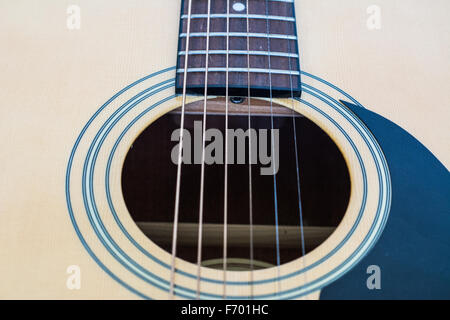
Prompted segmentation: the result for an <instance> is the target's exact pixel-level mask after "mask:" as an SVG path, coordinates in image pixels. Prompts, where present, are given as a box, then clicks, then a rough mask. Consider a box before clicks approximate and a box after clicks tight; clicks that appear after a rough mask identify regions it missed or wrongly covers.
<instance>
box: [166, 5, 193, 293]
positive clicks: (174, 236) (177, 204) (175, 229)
mask: <svg viewBox="0 0 450 320" xmlns="http://www.w3.org/2000/svg"><path fill="white" fill-rule="evenodd" d="M191 10H192V0H189V3H188V18H187V28H186V48H185V51H186V55H185V57H184V76H183V97H182V104H181V123H180V139H179V148H178V162H177V183H176V191H175V209H174V218H173V220H174V221H173V230H172V257H171V268H170V290H169V298H170V299H174V289H175V257H176V252H177V236H178V220H179V207H180V186H181V167H182V163H181V162H182V161H181V160H182V152H183V141H184V112H185V106H186V87H187V75H188V72H187V69H188V57H189V40H190V32H191Z"/></svg>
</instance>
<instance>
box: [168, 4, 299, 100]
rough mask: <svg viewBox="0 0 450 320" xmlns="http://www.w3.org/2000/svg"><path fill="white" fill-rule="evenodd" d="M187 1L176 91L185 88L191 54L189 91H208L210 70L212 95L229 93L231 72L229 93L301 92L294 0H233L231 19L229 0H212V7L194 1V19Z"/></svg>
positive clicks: (180, 35)
mask: <svg viewBox="0 0 450 320" xmlns="http://www.w3.org/2000/svg"><path fill="white" fill-rule="evenodd" d="M188 5H189V0H183V1H182V9H181V17H180V18H181V22H180V34H179V45H178V60H177V77H176V91H177V93H182V92H183V86H184V74H185V59H186V54H187V55H188V58H187V65H188V68H187V70H186V74H187V78H186V79H187V81H186V92H187V93H191V94H204V91H205V87H206V86H205V72H208V79H207V80H208V81H207V83H208V85H207V89H208V90H207V91H208V94H209V95H225V92H226V88H227V86H226V83H227V81H226V80H227V77H226V76H227V74H228V94H229V95H230V96H247V95H248V93H249V89H250V94H251V96H253V97H269V96H272V97H291V96H294V97H298V96H300V94H301V82H300V63H299V52H298V41H297V40H298V39H297V30H296V21H295V13H294V1H293V0H248V1H247V0H237V1H236V0H234V1H230V9H229V19H227V1H226V0H211V10H210V11H209V12H208V0H192V8H191V15H190V19H189V16H188V12H189V10H188V9H189V8H188ZM247 6H248V8H247ZM208 16H209V18H210V28H209V33H208V32H207V21H208ZM189 20H190V30H189V32H188V21H189ZM227 20H228V21H229V26H227ZM188 37H189V41H187V38H188ZM207 38H209V47H208V48H207V42H208V41H207ZM227 39H228V40H229V42H228V46H227ZM187 42H189V44H188V46H189V47H188V50H186V46H187ZM227 57H228V68H227ZM206 59H208V66H207V63H206V61H207V60H206ZM206 66H207V68H206Z"/></svg>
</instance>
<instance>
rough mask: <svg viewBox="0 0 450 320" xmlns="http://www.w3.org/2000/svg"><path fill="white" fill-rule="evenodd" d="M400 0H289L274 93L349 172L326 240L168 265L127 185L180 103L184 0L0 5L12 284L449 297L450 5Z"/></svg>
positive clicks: (8, 275) (79, 295) (4, 292)
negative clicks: (261, 265) (261, 259)
mask: <svg viewBox="0 0 450 320" xmlns="http://www.w3.org/2000/svg"><path fill="white" fill-rule="evenodd" d="M194 1H195V0H194ZM400 4H401V5H400ZM400 4H399V3H396V4H393V3H392V1H388V0H380V1H378V6H379V9H381V29H377V28H374V29H370V28H369V27H368V26H367V24H368V23H369V22H370V21H372V20H370V19H372V18H373V17H372V15H373V14H374V11H373V10H374V8H373V6H371V5H372V3H370V1H360V0H358V1H357V0H346V1H344V2H342V1H334V0H321V1H317V0H305V1H301V0H296V1H295V9H296V11H295V16H296V19H297V20H296V24H297V32H298V35H299V37H298V38H299V56H300V62H301V71H302V72H301V77H302V96H301V97H295V98H289V97H283V98H282V97H276V98H273V103H276V104H277V105H280V106H283V107H286V108H288V109H293V110H295V111H296V112H298V113H300V114H302V115H303V116H304V117H306V118H307V119H309V120H310V121H311V122H312V123H314V125H316V126H317V128H320V129H321V130H322V131H323V132H325V133H326V134H327V136H329V137H330V139H331V140H332V141H333V142H334V143H335V144H336V146H337V149H338V150H340V152H341V153H342V156H343V159H344V160H345V163H346V165H347V167H348V176H349V180H350V182H351V188H350V191H349V200H348V208H347V209H346V211H345V215H344V217H343V218H342V220H341V221H340V223H339V224H338V225H337V226H336V229H333V230H334V231H333V233H332V234H331V235H330V236H329V237H328V238H327V239H326V240H324V241H323V242H322V243H321V244H320V245H318V246H317V247H315V248H313V249H311V250H310V251H309V252H308V253H307V254H306V255H303V256H302V257H299V258H298V259H293V260H291V261H288V262H286V263H284V264H282V265H278V266H276V267H268V268H266V269H263V270H258V271H255V272H251V271H243V272H238V271H227V272H223V271H221V270H217V269H212V268H207V267H201V268H200V267H197V266H196V264H195V263H194V262H192V261H190V262H189V261H185V260H184V259H180V258H179V257H177V258H176V266H175V267H174V268H171V266H172V262H173V261H174V260H172V257H171V253H170V250H164V249H162V248H163V247H164V246H160V245H157V244H156V243H155V242H154V241H153V240H151V239H149V237H147V236H146V234H145V233H144V232H143V229H142V227H141V226H139V227H138V225H137V224H136V222H135V221H134V219H133V218H132V213H130V212H129V211H130V210H129V208H130V206H129V203H127V201H128V200H127V199H125V198H127V197H124V194H123V190H122V189H123V188H124V185H123V184H122V182H123V181H122V180H123V175H122V168H123V166H124V164H126V163H127V161H128V160H127V154H128V152H129V151H130V149H131V150H132V148H131V146H133V143H135V142H137V141H138V140H137V139H138V138H139V137H140V135H141V134H142V133H143V132H144V131H145V130H146V128H147V127H149V125H151V124H153V123H155V124H156V123H157V121H158V119H160V118H161V119H162V117H163V116H164V115H165V114H167V113H168V112H173V111H174V110H175V111H176V110H177V108H179V107H180V106H181V105H182V104H183V97H182V94H176V93H175V87H176V84H175V77H176V76H177V73H178V72H177V69H176V67H175V65H176V64H177V49H178V45H179V43H178V41H177V39H178V36H179V32H180V26H179V19H180V16H179V12H180V1H176V0H171V1H138V2H132V3H124V2H123V1H108V4H107V5H106V6H105V4H104V3H100V2H95V1H79V7H80V8H81V28H80V29H79V30H78V29H75V30H69V29H68V27H67V26H66V24H65V19H66V18H67V19H69V18H70V17H71V14H72V13H70V12H72V11H70V12H69V13H67V7H66V6H65V4H62V3H61V4H55V3H53V2H52V1H49V0H46V1H41V2H40V4H39V6H37V5H32V4H28V3H26V2H20V1H15V2H11V3H9V4H6V3H3V4H0V7H1V8H2V9H1V10H0V21H1V22H0V26H1V28H0V40H1V41H2V43H4V44H5V47H6V48H7V51H6V52H5V53H4V54H3V56H2V59H1V60H0V70H2V72H1V75H0V87H1V88H2V89H1V90H2V91H1V98H2V99H1V101H2V107H1V109H0V112H1V117H0V123H1V124H0V133H1V134H2V137H3V143H2V148H1V150H0V164H1V167H2V169H3V170H2V179H1V182H0V242H1V245H0V257H2V258H1V261H2V262H1V263H0V274H1V275H2V279H3V280H2V285H1V286H0V298H3V299H8V298H12V299H23V298H25V299H52V298H53V299H54V298H57V299H139V298H149V299H150V298H151V299H170V298H176V299H195V298H202V299H216V298H219V299H220V298H222V297H223V296H225V297H226V298H238V299H249V298H250V299H252V298H255V299H274V298H275V299H318V298H320V299H450V236H449V232H448V230H449V228H450V173H449V171H448V167H449V166H450V152H449V148H448V147H449V145H450V132H449V129H448V121H449V120H450V108H449V105H448V101H450V72H449V70H448V69H449V68H448V64H449V62H448V61H450V50H449V45H450V35H449V33H448V30H449V28H450V21H449V20H448V18H447V16H446V12H448V11H449V10H450V4H449V3H448V2H446V1H434V2H433V4H430V3H429V2H426V1H419V0H415V1H406V0H404V1H400ZM368 8H371V9H368ZM375 9H376V8H375ZM55 17H57V18H55ZM368 20H370V21H369V22H367V21H368ZM369 24H370V23H369ZM215 98H216V97H215V96H214V97H210V100H211V101H213V100H214V99H215ZM202 101H203V97H202V96H198V95H197V96H196V95H188V97H187V98H186V103H187V104H190V105H195V104H197V105H200V106H201V105H202ZM256 101H257V102H256ZM268 102H269V98H267V97H255V104H257V103H259V104H261V105H262V106H267V104H268ZM211 104H213V102H211ZM281 142H282V141H281ZM300 155H301V153H300ZM158 168H159V167H158ZM207 172H208V171H207ZM294 176H295V175H294ZM171 177H172V176H171ZM171 179H172V178H171ZM155 181H156V182H155V183H154V184H156V185H158V183H159V182H158V180H156V179H155ZM174 181H175V180H173V182H174ZM294 181H295V178H294ZM173 186H175V182H174V184H173ZM161 188H163V187H162V186H161ZM172 189H173V188H172ZM172 189H171V190H172ZM259 196H260V198H263V195H259ZM196 197H197V195H196ZM167 198H168V199H169V200H170V201H173V199H175V196H174V194H170V195H167ZM253 199H254V200H255V201H256V200H257V199H258V194H255V195H254V198H253ZM169 200H167V201H169ZM161 201H163V199H162V200H161ZM324 201H325V200H324ZM211 202H213V200H211ZM169 214H170V219H172V215H173V211H170V213H169ZM280 214H281V213H280ZM186 230H188V229H186ZM195 230H196V229H195ZM211 230H212V229H211ZM205 232H206V231H205ZM302 232H303V231H302ZM263 236H264V235H263ZM150 238H151V237H150ZM263 238H264V237H263ZM155 241H156V240H155ZM274 264H275V263H272V265H274ZM199 272H201V274H200V273H199ZM199 274H200V276H199ZM199 278H201V281H199ZM173 279H175V280H173ZM173 281H174V282H175V284H173ZM223 282H225V283H227V286H226V292H225V289H224V286H223ZM199 283H200V284H199ZM199 288H200V290H199ZM224 292H225V293H224Z"/></svg>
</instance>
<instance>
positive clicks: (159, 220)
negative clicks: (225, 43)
mask: <svg viewBox="0 0 450 320" xmlns="http://www.w3.org/2000/svg"><path fill="white" fill-rule="evenodd" d="M224 101H225V100H224V99H223V98H218V99H215V100H209V101H208V116H207V130H209V131H207V132H206V134H207V136H208V135H209V136H210V137H211V139H209V141H208V143H207V145H206V148H207V149H208V150H210V153H209V156H210V158H208V157H207V159H206V169H205V180H204V183H205V185H204V217H203V227H202V240H203V241H202V261H203V262H202V265H203V266H204V267H208V268H219V269H222V268H223V256H222V255H223V246H224V242H223V232H224V212H223V210H224V172H225V171H224V162H225V159H224V154H225V153H224V151H225V150H224V145H223V143H224V136H225V135H224V124H225V116H224V114H223V110H224V106H225V103H224ZM245 101H247V100H245ZM251 101H252V105H251V110H250V111H251V114H252V117H251V129H252V130H254V131H251V132H253V134H251V136H252V141H251V143H252V149H251V150H252V157H251V162H252V165H251V173H252V180H251V181H249V171H248V170H249V158H250V157H249V151H250V148H249V147H248V146H249V139H248V135H247V136H245V135H244V136H243V138H242V140H240V136H239V134H237V135H233V136H232V137H233V138H230V136H229V139H230V141H231V140H233V142H230V145H233V146H232V147H231V146H230V147H229V151H230V150H232V151H231V152H229V157H230V159H228V163H229V164H228V202H227V208H228V209H227V210H228V219H227V220H228V221H227V228H226V231H227V269H228V270H236V271H242V270H249V269H250V270H257V269H264V268H269V267H272V266H274V265H277V263H278V262H279V263H282V264H283V263H287V262H289V261H292V260H295V259H298V258H299V257H301V256H303V254H306V253H308V252H310V251H311V250H313V249H315V248H316V247H317V246H319V245H320V244H321V243H323V242H324V241H325V240H326V239H327V238H328V237H329V236H330V235H331V234H332V233H333V231H334V230H335V228H336V227H337V226H338V224H339V223H340V221H341V220H342V218H343V216H344V213H345V211H346V209H347V205H348V201H349V195H350V178H349V173H348V168H347V166H346V163H345V160H344V158H343V156H342V154H341V153H340V151H339V149H338V147H337V146H336V145H335V144H334V142H333V141H332V140H331V139H330V137H328V136H327V134H326V133H325V132H323V131H322V130H321V129H320V128H319V127H318V126H316V125H315V124H314V123H313V122H311V121H310V120H308V119H307V118H305V117H302V116H301V115H300V114H297V113H293V112H292V111H291V110H289V109H287V108H284V107H282V106H278V105H276V104H274V105H273V108H272V110H273V120H274V128H275V129H276V130H278V133H277V135H279V137H278V142H279V148H278V150H276V152H278V153H279V154H278V156H277V157H275V158H278V159H277V161H276V162H277V163H274V162H275V161H273V159H274V158H273V159H272V160H271V159H270V156H271V152H274V151H275V149H274V148H272V147H271V143H272V141H274V140H275V139H273V138H274V137H272V135H275V133H274V132H271V129H270V128H271V123H270V122H271V117H270V114H269V113H268V112H269V111H268V110H269V108H268V102H266V101H258V100H256V99H252V100H251ZM231 106H233V107H232V108H231ZM202 108H203V107H202V103H201V102H200V103H194V104H191V105H188V106H187V107H186V112H185V128H186V132H185V136H184V139H185V145H184V152H183V165H182V178H181V189H180V207H179V208H180V209H179V210H180V211H179V223H178V238H177V257H179V258H181V259H184V260H186V261H189V262H192V263H197V249H198V248H197V245H198V232H199V225H198V221H199V220H198V219H199V217H198V210H199V193H200V167H201V166H200V163H201V162H200V161H199V155H198V153H197V151H198V148H199V146H200V150H201V143H202V136H201V133H202V130H201V128H202V123H201V120H202V113H201V110H202ZM248 111H249V110H248V104H247V103H243V104H236V105H234V104H233V105H230V110H229V114H230V116H229V130H233V131H229V134H231V132H233V134H236V132H242V133H245V132H246V130H247V129H248ZM179 126H180V110H179V109H178V110H175V111H173V112H171V113H168V114H166V115H164V116H162V117H161V118H160V119H158V120H157V121H155V122H154V123H153V124H151V125H150V126H149V127H148V128H146V129H145V130H144V131H143V132H142V133H141V134H140V135H139V137H138V138H137V139H136V140H135V142H134V143H133V146H132V148H130V150H129V152H128V154H127V157H126V159H125V162H124V167H123V171H122V190H123V195H124V199H125V202H126V205H127V207H128V210H129V212H130V214H131V216H132V218H133V219H134V221H135V222H136V223H137V225H138V226H139V228H140V229H141V230H142V231H143V232H144V233H145V234H146V235H147V236H148V238H149V239H150V240H152V241H153V242H155V243H156V244H157V245H159V246H160V247H161V248H163V249H164V250H166V251H167V252H169V253H170V252H171V248H172V235H173V234H172V232H173V212H174V190H175V184H176V170H177V165H176V157H175V162H174V159H173V158H174V157H173V155H174V154H177V153H176V151H177V150H178V149H177V141H176V140H177V139H176V137H177V134H174V132H175V130H176V129H179ZM294 128H295V130H294ZM294 132H296V136H295V139H294ZM221 135H222V140H221V138H220V136H221ZM174 137H175V139H174ZM212 137H214V138H212ZM173 140H175V141H173ZM220 141H222V142H221V143H222V144H221V143H220ZM295 143H297V149H298V158H299V159H298V160H299V161H298V163H299V166H298V169H299V177H300V181H299V182H300V183H299V184H298V183H297V179H296V176H297V175H296V170H297V166H296V156H295V152H294V150H295ZM239 144H243V146H244V148H243V149H240V148H241V147H242V145H241V146H240V145H239ZM220 148H222V150H220ZM196 150H197V151H196ZM242 152H243V153H244V154H242ZM230 155H231V156H230ZM200 159H201V157H200ZM273 166H275V170H274V171H275V174H276V179H277V185H276V190H275V191H276V199H277V201H275V197H274V192H275V191H274V184H273V181H274V179H273V175H272V172H273V169H274V168H273ZM265 169H266V170H265ZM299 186H300V187H301V188H300V189H299V188H298V187H299ZM249 187H251V194H250V190H249ZM299 190H300V194H301V199H300V200H301V201H299V197H298V191H299ZM250 201H251V203H250ZM250 206H251V208H252V209H251V211H250ZM300 209H301V214H300V212H299V210H300ZM249 212H252V216H251V217H250V214H249ZM275 213H277V217H275ZM277 259H279V261H277Z"/></svg>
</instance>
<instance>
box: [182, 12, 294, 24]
mask: <svg viewBox="0 0 450 320" xmlns="http://www.w3.org/2000/svg"><path fill="white" fill-rule="evenodd" d="M226 17H227V15H226V14H223V13H214V14H211V18H212V19H221V18H223V19H225V18H226ZM246 17H247V16H246V15H245V14H232V15H230V18H234V19H244V18H246ZM187 18H188V17H187V15H183V16H181V19H187ZM206 18H208V15H207V14H202V13H198V14H193V15H192V17H191V19H206ZM249 18H250V19H261V20H267V17H266V16H265V15H260V14H251V15H249ZM268 19H269V20H278V21H286V22H295V18H293V17H285V16H269V17H268Z"/></svg>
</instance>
